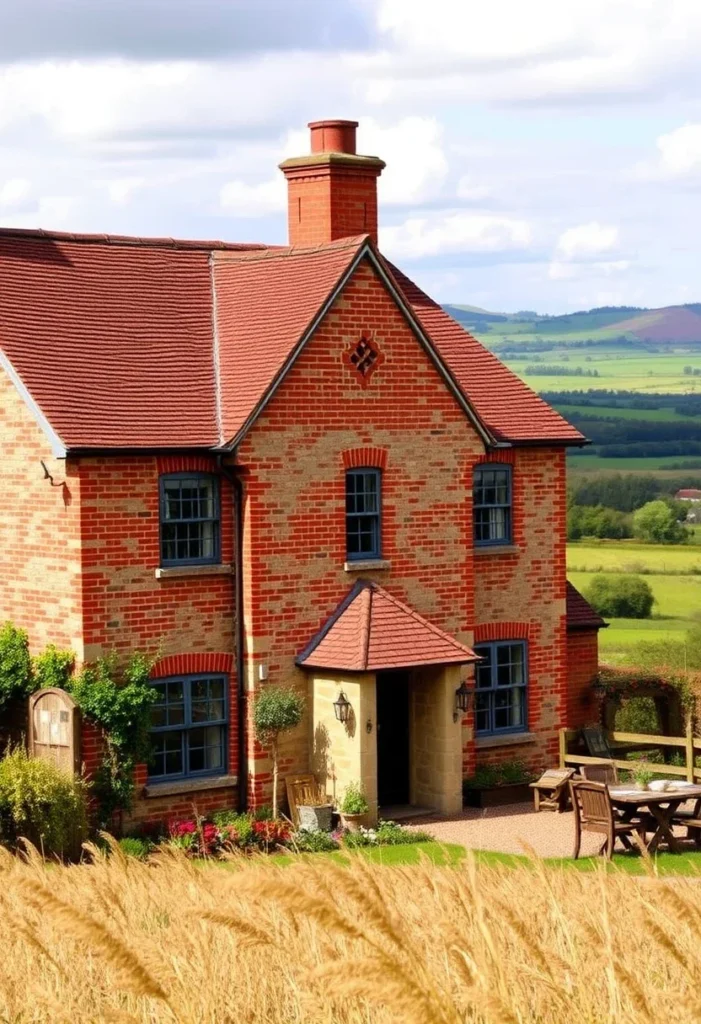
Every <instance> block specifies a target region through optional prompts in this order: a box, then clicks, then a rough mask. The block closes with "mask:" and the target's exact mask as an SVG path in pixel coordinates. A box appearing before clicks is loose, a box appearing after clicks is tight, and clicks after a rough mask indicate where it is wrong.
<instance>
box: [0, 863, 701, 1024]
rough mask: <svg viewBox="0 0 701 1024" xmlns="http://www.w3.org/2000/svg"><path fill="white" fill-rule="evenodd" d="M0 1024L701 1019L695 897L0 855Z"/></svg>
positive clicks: (511, 882)
mask: <svg viewBox="0 0 701 1024" xmlns="http://www.w3.org/2000/svg"><path fill="white" fill-rule="evenodd" d="M0 874H1V875H2V877H1V878H0V921H1V922H2V955H1V956H0V1020H2V1021H3V1022H9V1024H27V1022H40V1021H41V1022H44V1021H51V1022H52V1024H53V1022H55V1024H61V1022H66V1024H68V1022H71V1024H81V1022H86V1024H87V1022H90V1024H95V1022H103V1021H114V1022H139V1024H156V1022H165V1021H169V1022H170V1021H172V1022H187V1024H195V1022H196V1024H234V1022H236V1024H283V1022H284V1024H299V1022H309V1024H371V1022H372V1024H375V1022H377V1024H384V1022H390V1021H400V1022H405V1024H414V1022H416V1024H458V1022H468V1021H469V1022H490V1024H491V1022H494V1024H497V1022H498V1024H536V1022H537V1024H563V1022H568V1024H570V1022H571V1024H604V1022H614V1021H615V1022H616V1024H619V1022H647V1021H651V1022H652V1021H659V1020H663V1019H673V1020H675V1021H677V1022H680V1024H687V1022H688V1024H691V1022H692V1021H694V1022H696V1021H698V1020H699V1019H701V984H700V982H701V901H700V900H699V895H700V891H699V886H698V882H697V880H696V879H693V878H691V879H689V878H678V879H671V880H670V879H665V880H662V879H657V878H654V877H642V878H632V877H630V876H627V875H617V874H610V873H609V874H607V873H605V872H604V871H597V872H593V873H579V872H575V871H571V870H562V869H559V870H555V869H554V868H548V867H546V866H545V865H544V864H542V863H538V862H536V861H534V862H533V863H532V865H531V866H524V867H518V868H513V867H499V866H497V867H487V866H482V865H477V864H476V863H475V861H474V860H472V859H470V858H468V860H467V861H466V862H463V863H462V864H461V865H460V866H459V867H456V868H443V867H436V866H434V865H432V864H430V863H428V862H424V863H422V864H420V865H419V866H418V867H417V866H411V867H392V868H390V867H378V866H376V865H374V866H373V865H370V864H368V863H367V862H366V861H364V860H363V858H362V857H355V858H353V863H352V866H351V867H350V868H349V867H345V866H343V865H340V864H335V863H333V862H329V861H328V860H325V859H322V858H319V859H317V860H315V859H314V858H309V859H307V860H305V861H304V862H302V863H300V864H294V865H292V866H289V867H276V866H274V865H272V864H270V863H263V862H262V861H261V862H257V863H251V862H250V861H249V862H247V863H243V862H241V861H239V862H233V863H232V864H231V865H230V866H221V865H205V866H204V867H203V866H201V865H198V864H196V863H193V862H192V861H188V860H187V859H186V858H185V857H184V856H176V855H171V854H160V855H159V856H158V857H157V858H156V859H155V860H153V861H152V862H150V863H142V862H139V861H136V860H133V859H126V858H125V857H124V856H123V855H122V854H121V853H120V852H119V850H118V849H115V850H114V852H113V854H112V855H111V856H109V857H107V856H105V855H104V854H100V853H98V852H97V850H94V851H93V853H92V863H90V864H86V865H80V866H73V867H59V866H56V865H46V864H44V863H42V861H41V859H40V858H39V856H38V855H35V854H32V852H31V851H30V853H29V856H28V858H27V860H26V862H21V861H20V860H18V859H17V858H16V857H12V856H11V855H10V854H8V853H6V852H0Z"/></svg>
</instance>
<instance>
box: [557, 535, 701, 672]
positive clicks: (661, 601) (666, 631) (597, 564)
mask: <svg viewBox="0 0 701 1024" xmlns="http://www.w3.org/2000/svg"><path fill="white" fill-rule="evenodd" d="M567 567H568V568H567V577H568V579H569V580H570V581H571V582H572V583H573V584H574V586H575V587H576V588H577V589H578V590H579V591H581V592H582V593H584V594H586V591H587V588H588V586H589V584H590V583H591V581H592V579H593V578H594V576H595V575H597V574H598V573H601V572H603V574H604V575H613V574H616V573H620V572H635V573H641V574H644V577H645V580H646V582H647V583H649V585H650V587H651V588H652V592H653V593H654V595H655V605H654V607H653V614H652V617H651V618H649V619H611V620H610V623H609V626H608V629H604V630H602V631H601V633H600V634H599V649H600V652H601V657H602V659H603V660H604V661H609V662H613V663H619V662H620V663H625V662H628V663H635V648H636V647H637V645H638V644H639V643H640V642H641V641H645V642H655V641H663V640H668V639H675V640H679V641H683V639H684V636H685V633H686V631H687V630H688V629H689V627H690V626H691V625H693V624H695V623H698V622H699V619H700V618H701V547H698V546H696V545H686V546H678V547H676V546H668V545H659V546H658V545H652V544H638V543H634V542H628V541H599V542H591V543H587V542H578V543H570V544H568V545H567ZM696 573H698V575H696Z"/></svg>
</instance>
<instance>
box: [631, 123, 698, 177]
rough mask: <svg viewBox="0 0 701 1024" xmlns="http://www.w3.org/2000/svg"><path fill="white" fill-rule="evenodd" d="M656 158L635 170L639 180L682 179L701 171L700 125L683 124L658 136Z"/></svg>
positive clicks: (639, 165)
mask: <svg viewBox="0 0 701 1024" xmlns="http://www.w3.org/2000/svg"><path fill="white" fill-rule="evenodd" d="M656 144H657V149H658V157H657V159H656V160H655V161H652V162H649V161H648V162H643V163H641V164H638V166H637V168H636V176H637V177H641V178H652V179H655V178H683V177H687V176H689V175H691V174H694V173H696V172H698V171H699V170H701V124H685V125H683V126H682V127H681V128H675V130H674V131H671V132H667V134H666V135H660V136H659V138H658V139H657V143H656Z"/></svg>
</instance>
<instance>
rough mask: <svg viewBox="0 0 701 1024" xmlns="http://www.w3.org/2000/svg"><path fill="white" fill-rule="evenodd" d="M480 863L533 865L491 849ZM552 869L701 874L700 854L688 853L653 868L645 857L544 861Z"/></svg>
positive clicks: (663, 856)
mask: <svg viewBox="0 0 701 1024" xmlns="http://www.w3.org/2000/svg"><path fill="white" fill-rule="evenodd" d="M476 857H477V863H478V864H485V865H490V866H496V865H503V866H505V867H517V866H521V867H523V866H528V865H532V864H533V862H532V861H531V860H530V859H529V858H528V857H523V856H519V855H517V854H510V853H495V852H493V851H491V850H479V851H476ZM543 863H544V864H546V865H547V866H548V867H549V868H563V869H567V870H572V871H595V870H597V869H598V868H600V867H601V865H602V864H603V865H605V867H606V869H607V870H608V871H623V872H625V873H626V874H630V875H645V874H647V873H648V872H649V870H650V869H653V870H654V871H655V872H656V873H657V874H659V875H687V876H688V875H692V876H693V875H701V851H699V852H698V853H697V852H696V851H689V852H686V853H659V854H657V855H656V856H655V857H654V858H653V859H652V861H651V862H650V865H649V866H648V865H646V863H645V861H644V859H643V858H642V856H638V855H636V854H630V853H615V854H614V855H613V860H612V861H611V862H610V863H609V862H606V861H604V860H603V859H602V858H601V857H581V858H580V859H579V860H574V859H573V858H572V857H548V858H546V859H545V860H544V862H543Z"/></svg>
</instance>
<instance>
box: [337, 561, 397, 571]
mask: <svg viewBox="0 0 701 1024" xmlns="http://www.w3.org/2000/svg"><path fill="white" fill-rule="evenodd" d="M391 566H392V563H391V562H389V561H388V560H387V559H386V558H359V559H358V561H357V562H344V563H343V568H344V570H345V572H361V571H362V570H367V569H390V568H391Z"/></svg>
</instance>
